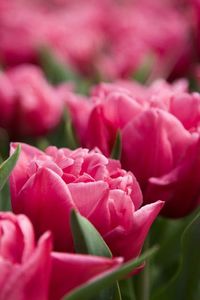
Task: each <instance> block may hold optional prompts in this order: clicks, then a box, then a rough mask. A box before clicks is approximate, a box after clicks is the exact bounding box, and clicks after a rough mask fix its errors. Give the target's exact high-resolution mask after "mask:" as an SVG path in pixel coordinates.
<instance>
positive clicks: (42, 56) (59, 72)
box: [38, 47, 78, 84]
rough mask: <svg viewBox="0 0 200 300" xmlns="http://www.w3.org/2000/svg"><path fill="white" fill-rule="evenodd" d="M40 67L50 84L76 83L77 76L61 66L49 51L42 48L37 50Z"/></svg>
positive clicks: (72, 71) (69, 69)
mask: <svg viewBox="0 0 200 300" xmlns="http://www.w3.org/2000/svg"><path fill="white" fill-rule="evenodd" d="M38 53H39V61H40V65H41V67H42V69H43V71H44V73H45V75H46V77H47V78H48V80H49V81H50V82H51V83H52V84H58V83H61V82H64V81H75V82H76V81H77V80H78V75H77V74H76V72H75V71H74V70H72V69H71V68H70V67H69V66H66V65H63V64H62V63H61V62H60V61H59V60H58V58H57V57H56V56H55V55H54V54H53V53H52V51H51V49H49V48H47V47H42V48H40V49H39V52H38Z"/></svg>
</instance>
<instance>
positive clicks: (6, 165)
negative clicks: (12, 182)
mask: <svg viewBox="0 0 200 300" xmlns="http://www.w3.org/2000/svg"><path fill="white" fill-rule="evenodd" d="M19 154H20V145H19V146H18V147H17V149H16V150H15V152H14V153H13V154H12V155H11V156H10V157H9V158H8V159H6V160H5V161H4V162H3V163H2V164H1V165H0V191H1V190H2V188H3V186H4V185H5V183H6V181H7V180H8V177H9V175H10V173H11V171H12V170H13V168H14V166H15V165H16V162H17V160H18V157H19Z"/></svg>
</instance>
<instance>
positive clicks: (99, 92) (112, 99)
mask: <svg viewBox="0 0 200 300" xmlns="http://www.w3.org/2000/svg"><path fill="white" fill-rule="evenodd" d="M88 100H89V101H87V102H86V101H84V100H83V99H80V98H79V97H75V96H74V98H73V105H72V103H71V102H70V101H69V99H68V100H67V97H66V103H67V106H68V107H69V111H70V112H71V116H72V120H73V122H74V125H75V128H76V133H77V135H78V136H80V141H81V144H82V146H84V147H88V148H90V149H92V148H94V147H96V146H97V147H98V148H99V149H100V150H101V151H102V152H103V153H104V154H105V155H106V156H110V153H111V151H112V148H113V145H114V141H115V138H116V133H117V131H118V130H119V131H120V132H121V135H122V156H121V163H122V166H123V168H125V169H126V170H130V171H132V172H133V173H134V175H135V176H136V178H137V180H138V181H139V183H140V186H141V189H142V192H143V195H144V202H145V203H149V202H153V201H155V200H156V199H161V200H164V201H165V206H164V208H163V210H162V214H163V215H165V216H169V217H181V216H184V215H186V214H188V213H190V212H191V211H192V210H193V209H194V208H195V207H197V206H198V205H199V200H198V199H199V192H198V186H199V181H198V178H199V176H198V166H199V160H198V157H199V151H200V149H199V125H200V95H199V94H198V93H189V92H188V90H187V82H186V81H184V80H180V81H178V82H175V83H174V84H168V83H167V82H165V81H163V80H158V81H155V82H154V83H152V84H151V85H150V86H148V87H145V86H142V85H140V84H138V83H135V82H123V81H122V82H117V83H114V84H105V83H102V84H100V85H98V86H97V87H95V88H93V90H92V96H91V97H90V98H89V99H88ZM85 103H87V105H86V104H85ZM85 107H87V109H85ZM75 112H76V114H75ZM83 119H84V122H83V121H82V120H83ZM80 128H81V135H80ZM191 153H192V154H191ZM194 166H195V170H196V171H195V174H194V175H193V176H192V177H191V174H192V169H194ZM191 178H192V179H191ZM183 182H184V184H183ZM180 199H183V200H182V201H183V202H184V205H183V204H182V205H181V207H180Z"/></svg>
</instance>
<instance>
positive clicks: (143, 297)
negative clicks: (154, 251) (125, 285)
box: [137, 237, 150, 300]
mask: <svg viewBox="0 0 200 300" xmlns="http://www.w3.org/2000/svg"><path fill="white" fill-rule="evenodd" d="M148 248H149V237H148V238H147V239H146V241H145V243H144V247H143V251H146V250H148ZM149 273H150V262H149V260H146V262H145V267H144V269H143V270H142V271H141V273H140V274H139V275H138V289H137V291H138V292H137V300H149V299H150V278H149Z"/></svg>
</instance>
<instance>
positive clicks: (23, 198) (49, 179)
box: [14, 168, 75, 251]
mask: <svg viewBox="0 0 200 300" xmlns="http://www.w3.org/2000/svg"><path fill="white" fill-rule="evenodd" d="M73 207H75V205H74V202H73V200H72V198H71V194H70V192H69V190H68V188H67V185H66V184H65V182H64V181H63V180H62V179H61V178H60V177H59V176H58V175H57V174H56V173H54V172H53V171H52V170H50V169H46V168H41V169H39V170H38V172H37V173H35V174H34V175H33V176H32V177H30V179H29V180H28V181H27V182H26V184H25V185H24V186H23V189H22V190H21V192H20V193H19V195H18V196H17V198H16V203H15V207H14V211H15V212H16V213H24V214H25V215H27V216H28V217H29V218H30V220H31V221H32V223H33V226H34V229H35V231H36V235H37V237H39V236H40V235H41V234H42V233H44V232H45V231H46V230H51V232H52V234H53V239H54V245H55V249H59V251H61V250H64V251H65V250H67V249H68V250H69V251H70V250H71V246H72V245H70V242H71V234H70V229H69V216H70V211H71V208H73ZM69 241H70V242H69Z"/></svg>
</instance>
